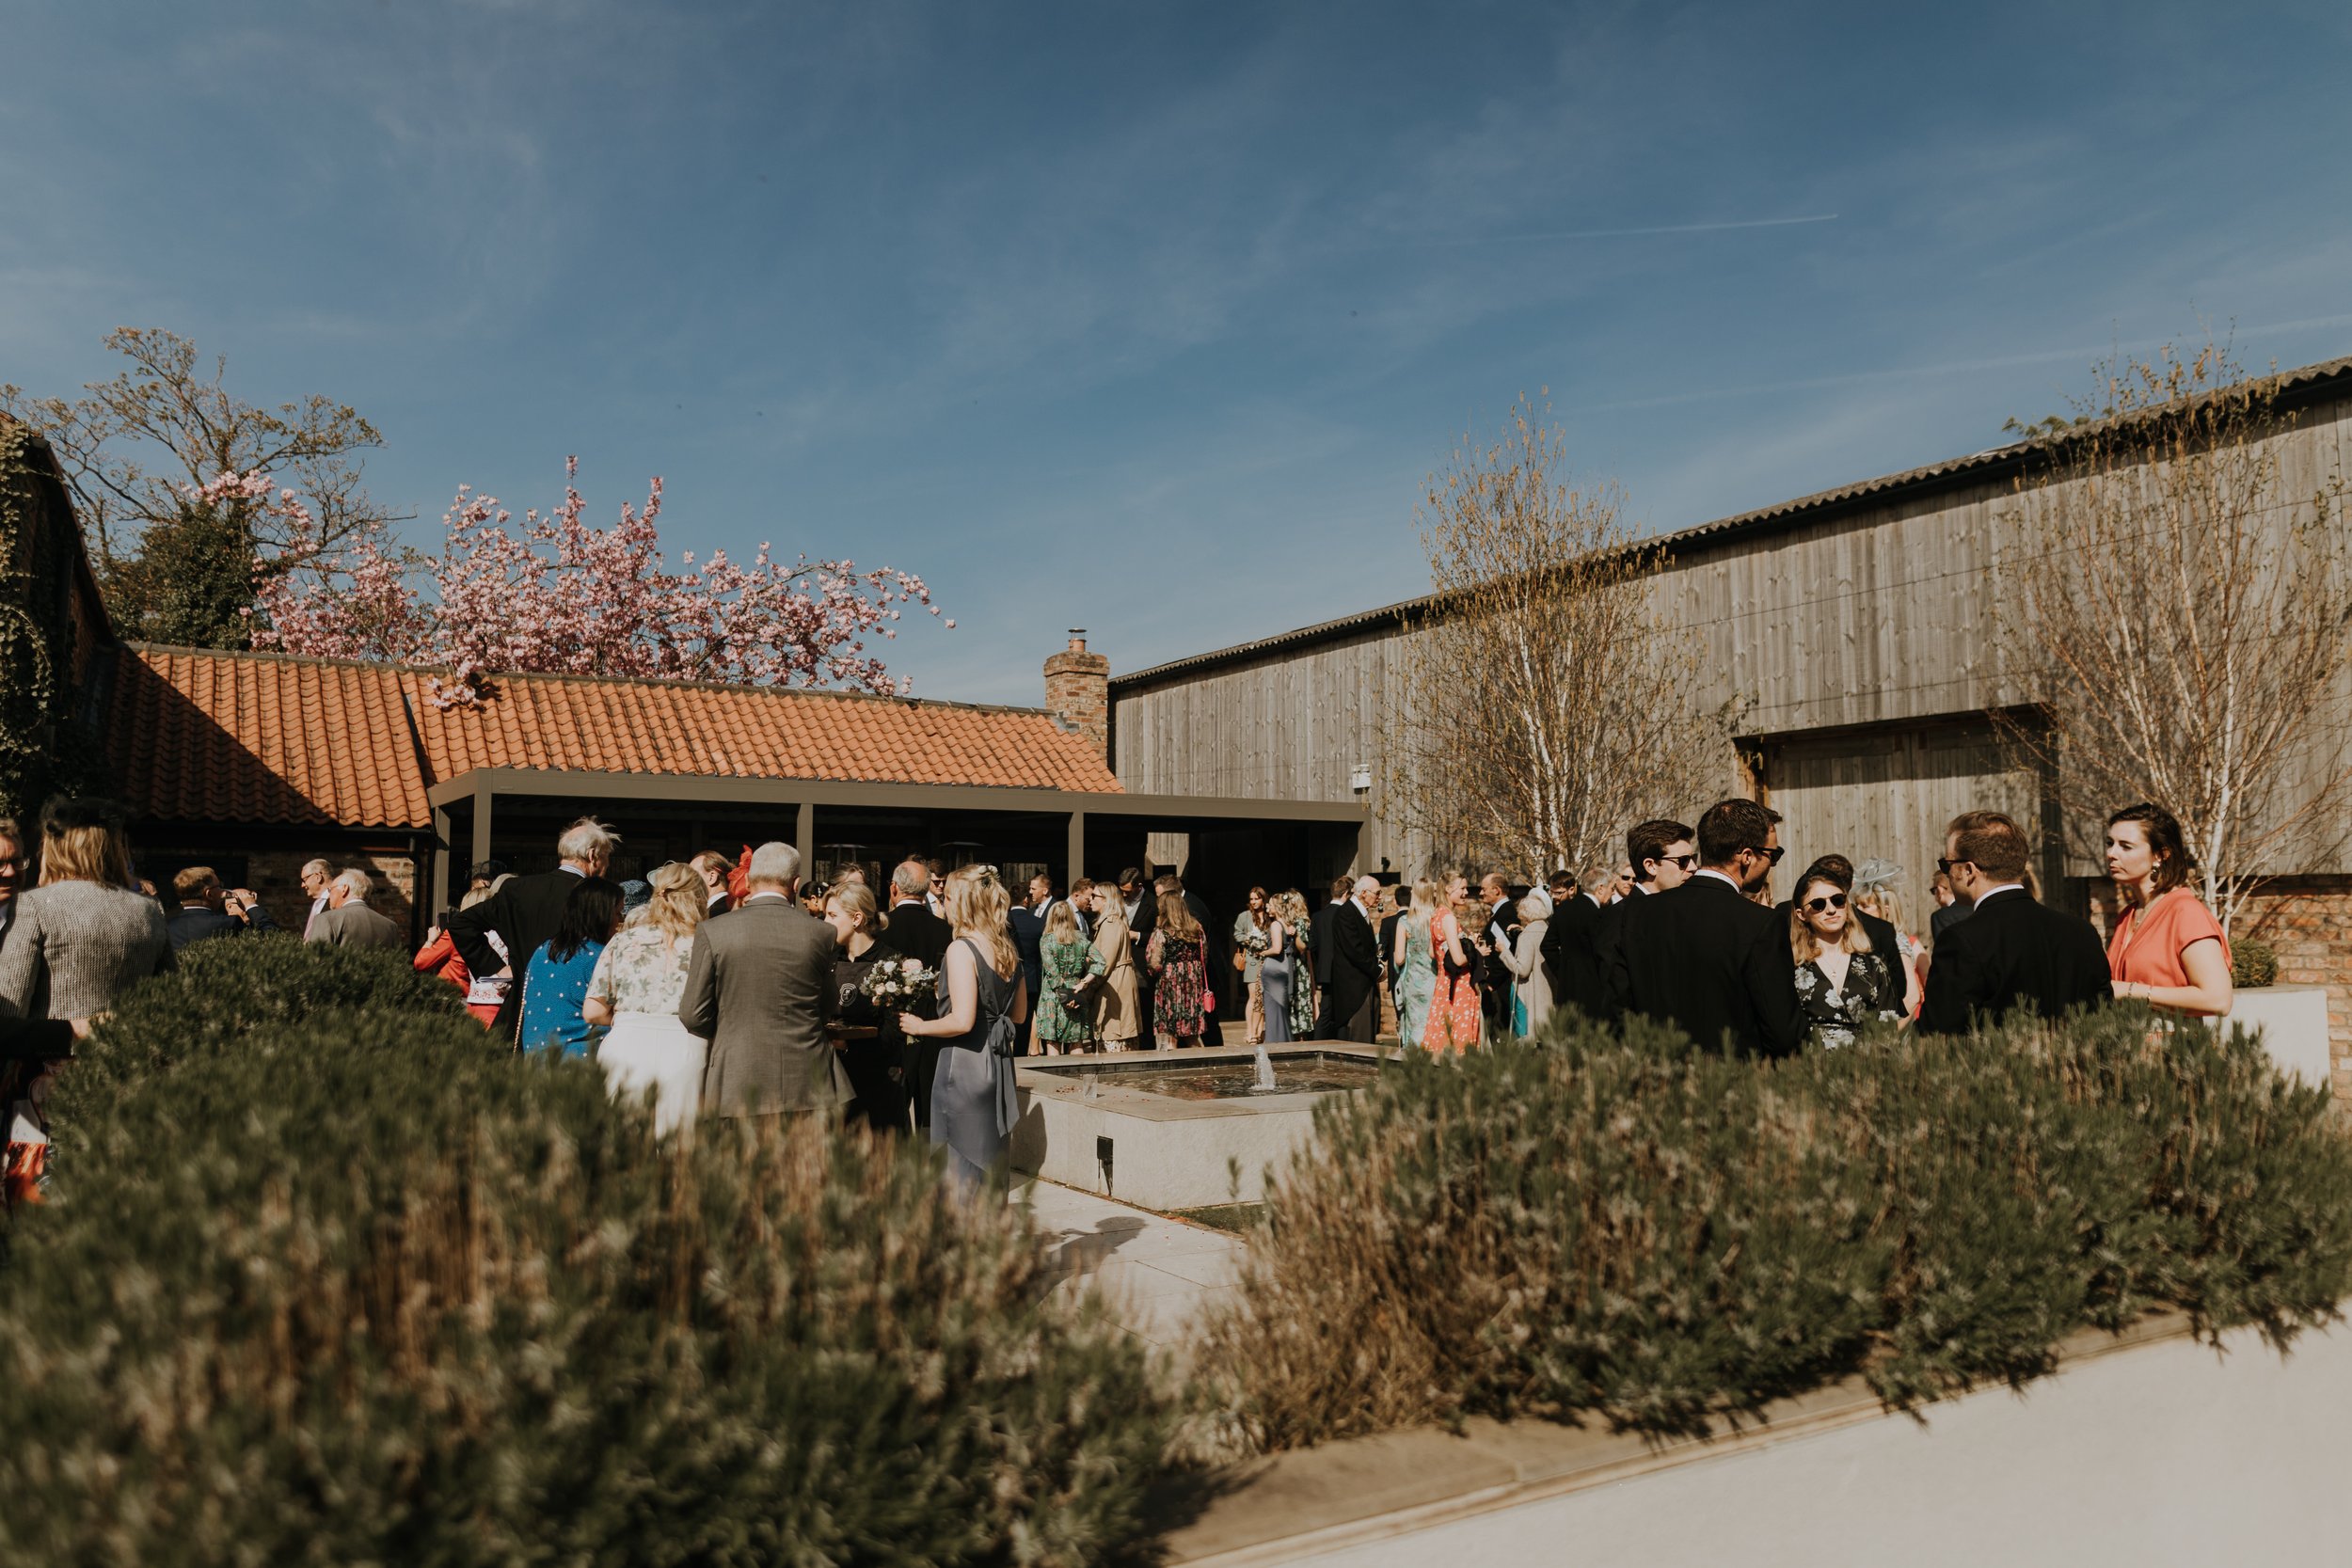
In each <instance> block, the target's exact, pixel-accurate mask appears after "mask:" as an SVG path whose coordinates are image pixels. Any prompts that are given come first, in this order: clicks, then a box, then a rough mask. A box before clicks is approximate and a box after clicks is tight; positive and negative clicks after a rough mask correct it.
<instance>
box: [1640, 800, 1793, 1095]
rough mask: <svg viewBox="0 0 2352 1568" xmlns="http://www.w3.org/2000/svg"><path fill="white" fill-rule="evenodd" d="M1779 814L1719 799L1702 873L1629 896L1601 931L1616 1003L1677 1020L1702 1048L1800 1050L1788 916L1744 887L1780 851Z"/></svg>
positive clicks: (1702, 844)
mask: <svg viewBox="0 0 2352 1568" xmlns="http://www.w3.org/2000/svg"><path fill="white" fill-rule="evenodd" d="M1779 821H1780V814H1779V813H1778V812H1774V811H1771V810H1768V809H1767V808H1765V807H1764V806H1762V805H1759V804H1757V803H1756V801H1754V800H1740V799H1736V798H1735V799H1733V800H1719V801H1717V802H1716V803H1715V804H1713V805H1711V806H1709V807H1708V808H1707V813H1706V815H1705V816H1701V817H1700V818H1699V829H1698V858H1699V869H1698V873H1697V874H1696V875H1695V876H1693V877H1692V879H1690V880H1689V881H1688V882H1685V883H1683V884H1682V885H1681V886H1680V887H1677V888H1669V889H1668V890H1666V891H1665V892H1663V893H1659V894H1653V895H1648V896H1642V895H1635V896H1634V897H1632V898H1630V899H1628V900H1627V901H1626V904H1625V912H1624V913H1623V914H1621V915H1619V916H1618V917H1617V918H1616V919H1615V920H1613V921H1612V922H1611V923H1610V924H1609V927H1608V928H1607V930H1606V931H1605V932H1604V933H1603V934H1602V939H1601V963H1602V969H1603V972H1604V974H1606V976H1607V980H1608V986H1609V997H1610V1004H1611V1006H1612V1008H1613V1010H1614V1011H1616V1012H1618V1013H1620V1014H1623V1013H1639V1014H1641V1015H1643V1016H1644V1017H1645V1018H1652V1019H1656V1020H1658V1021H1659V1022H1661V1023H1672V1024H1675V1025H1676V1026H1677V1027H1678V1028H1680V1029H1681V1030H1682V1031H1683V1033H1685V1034H1687V1035H1689V1036H1690V1037H1691V1038H1692V1040H1693V1041H1695V1042H1697V1044H1698V1045H1699V1046H1700V1047H1701V1048H1703V1049H1706V1050H1711V1051H1728V1052H1735V1053H1740V1054H1744V1055H1766V1056H1786V1055H1789V1054H1791V1053H1794V1052H1795V1051H1796V1049H1797V1046H1798V1042H1799V1041H1800V1040H1801V1039H1802V1038H1803V1036H1804V1029H1803V1024H1802V1022H1801V1020H1800V1017H1799V1014H1798V1010H1797V966H1796V959H1795V958H1794V956H1793V955H1792V954H1791V953H1790V951H1789V947H1788V921H1787V920H1785V919H1783V918H1782V917H1781V916H1780V915H1778V914H1775V913H1774V912H1773V911H1772V909H1771V907H1770V906H1768V905H1763V904H1758V903H1756V901H1755V900H1754V899H1752V898H1751V897H1749V896H1748V895H1750V894H1751V893H1754V892H1756V891H1757V890H1758V889H1760V888H1762V887H1763V886H1764V885H1765V884H1766V883H1767V882H1768V881H1770V880H1771V879H1772V866H1773V864H1774V863H1776V862H1778V861H1779V859H1780V853H1781V851H1780V830H1779V827H1778V825H1777V824H1778V823H1779Z"/></svg>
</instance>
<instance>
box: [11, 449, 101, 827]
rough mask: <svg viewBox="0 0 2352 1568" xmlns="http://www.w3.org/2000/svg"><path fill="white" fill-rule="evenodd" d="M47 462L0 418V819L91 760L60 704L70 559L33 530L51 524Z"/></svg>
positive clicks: (22, 809)
mask: <svg viewBox="0 0 2352 1568" xmlns="http://www.w3.org/2000/svg"><path fill="white" fill-rule="evenodd" d="M46 460H47V453H46V452H45V451H43V450H42V449H41V447H40V438H39V437H38V436H35V435H34V433H33V432H32V431H31V429H29V428H28V427H26V426H24V425H23V424H19V423H17V422H15V421H13V420H7V421H0V816H18V817H27V816H31V815H32V814H33V813H34V812H35V811H37V810H39V809H40V803H41V801H42V800H43V799H45V798H46V797H47V796H49V795H51V794H55V793H60V792H62V793H69V794H71V793H76V792H78V791H79V790H80V789H82V788H85V787H87V785H88V784H90V783H91V781H92V778H93V776H94V774H95V771H96V768H97V761H98V759H97V747H96V743H95V741H94V740H93V739H92V738H91V737H90V736H86V735H84V734H83V733H82V732H81V729H80V727H79V726H78V725H75V724H72V722H70V721H69V719H68V714H67V711H66V708H67V705H68V703H69V702H70V700H71V692H70V691H69V690H67V689H66V688H67V681H66V678H65V676H66V672H67V670H68V668H69V665H70V661H71V654H72V646H71V637H72V630H71V627H70V626H69V625H68V624H67V617H66V615H65V613H64V606H65V604H66V602H67V594H68V593H69V590H70V583H69V580H68V576H69V574H71V573H72V569H73V560H74V556H73V551H72V549H71V548H64V549H60V548H57V547H56V546H55V545H54V543H53V542H52V541H49V540H46V539H44V538H43V537H42V536H41V531H42V529H43V527H44V525H47V526H51V527H54V526H55V523H56V520H55V519H53V518H50V517H49V516H48V507H47V505H46V504H45V502H44V499H43V497H42V490H43V485H42V483H41V482H42V480H43V478H44V477H45V473H46ZM67 526H68V527H70V526H71V524H70V523H69V524H68V525H67Z"/></svg>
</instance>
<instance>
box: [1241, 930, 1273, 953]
mask: <svg viewBox="0 0 2352 1568" xmlns="http://www.w3.org/2000/svg"><path fill="white" fill-rule="evenodd" d="M1241 944H1242V947H1243V949H1244V950H1245V951H1247V952H1248V954H1249V956H1250V957H1251V958H1264V957H1265V952H1266V949H1267V948H1269V947H1271V946H1273V945H1274V943H1273V942H1270V941H1269V940H1267V937H1266V934H1265V933H1264V932H1263V931H1251V932H1250V933H1249V934H1248V936H1246V937H1244V938H1242V939H1241Z"/></svg>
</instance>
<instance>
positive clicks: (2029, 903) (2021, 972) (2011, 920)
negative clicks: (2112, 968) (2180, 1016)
mask: <svg viewBox="0 0 2352 1568" xmlns="http://www.w3.org/2000/svg"><path fill="white" fill-rule="evenodd" d="M2112 982H2113V976H2112V975H2111V974H2109V972H2108V970H2107V955H2106V948H2105V947H2103V946H2101V945H2100V942H2099V933H2098V932H2097V931H2096V930H2094V929H2092V928H2091V925H2090V922H2089V921H2088V920H2078V919H2076V918H2075V917H2074V916H2073V915H2071V914H2061V913H2059V912H2058V911H2056V910H2054V909H2051V908H2050V907H2049V906H2047V905H2046V904H2039V903H2036V902H2035V901H2034V900H2033V899H2032V898H2031V897H2030V896H2028V895H2027V894H2026V890H2025V889H2024V888H2011V889H2009V890H2007V891H2005V892H2001V893H1996V894H1994V895H1992V896H1991V897H1989V898H1983V899H1979V901H1978V903H1977V907H1976V911H1975V912H1974V913H1972V914H1970V915H1969V916H1968V918H1967V919H1965V920H1963V921H1961V922H1960V923H1958V924H1957V925H1954V926H1952V927H1949V928H1948V929H1947V930H1946V931H1945V933H1944V937H1943V940H1942V941H1941V942H1937V943H1936V947H1935V962H1934V963H1932V964H1931V965H1930V966H1929V968H1928V995H1927V1001H1926V1002H1925V1003H1924V1004H1923V1005H1922V1006H1920V1008H1919V1028H1920V1029H1921V1030H1922V1031H1923V1032H1924V1033H1927V1034H1931V1035H1958V1034H1964V1033H1965V1032H1966V1031H1967V1029H1968V1022H1969V1018H1970V1016H1971V1015H1972V1014H1975V1013H1983V1014H1985V1015H1986V1016H1987V1017H1990V1018H1998V1017H2000V1016H2001V1015H2002V1014H2003V1013H2006V1012H2008V1011H2009V1010H2010V1008H2011V1007H2012V1006H2028V1007H2031V1008H2032V1009H2033V1010H2034V1012H2035V1014H2036V1015H2037V1016H2039V1017H2042V1018H2056V1017H2058V1015H2059V1014H2060V1013H2063V1012H2064V1011H2066V1009H2067V1008H2069V1007H2076V1006H2082V1007H2103V1006H2106V1004H2107V1003H2109V1002H2110V1001H2112V1000H2114V997H2115V990H2114V986H2113V983H2112Z"/></svg>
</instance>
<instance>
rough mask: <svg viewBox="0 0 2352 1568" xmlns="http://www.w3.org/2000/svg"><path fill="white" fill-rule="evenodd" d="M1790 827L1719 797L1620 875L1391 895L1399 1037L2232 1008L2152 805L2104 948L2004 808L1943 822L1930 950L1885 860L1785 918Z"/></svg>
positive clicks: (1820, 1032) (2184, 873) (2218, 935)
mask: <svg viewBox="0 0 2352 1568" xmlns="http://www.w3.org/2000/svg"><path fill="white" fill-rule="evenodd" d="M1779 823H1780V817H1779V815H1778V814H1777V813H1775V812H1772V810H1770V809H1768V808H1767V807H1765V806H1763V805H1760V804H1758V803H1757V802H1756V801H1754V800H1744V799H1734V800H1723V801H1719V802H1717V803H1716V804H1715V805H1713V806H1710V807H1709V808H1708V810H1707V811H1706V812H1705V813H1703V814H1702V815H1701V816H1700V817H1699V820H1698V824H1697V826H1696V827H1695V828H1693V827H1691V826H1688V825H1685V824H1683V823H1681V822H1677V821H1674V820H1670V819H1665V818H1659V819H1655V820H1651V821H1646V822H1643V823H1641V824H1639V825H1637V826H1636V827H1635V828H1633V829H1632V830H1631V832H1629V833H1628V834H1627V839H1626V859H1625V861H1624V863H1622V864H1620V865H1616V866H1607V865H1600V866H1595V867H1591V868H1589V869H1587V870H1586V871H1585V872H1583V873H1582V874H1581V876H1579V875H1575V874H1571V873H1569V872H1567V871H1559V872H1555V873H1553V874H1552V876H1551V877H1550V878H1549V879H1548V880H1547V884H1546V886H1545V887H1543V888H1542V889H1540V890H1537V889H1531V890H1530V891H1529V892H1528V893H1527V894H1526V895H1524V896H1522V897H1518V898H1514V897H1513V896H1512V895H1511V892H1510V882H1509V879H1507V878H1506V877H1505V876H1504V875H1503V874H1502V873H1500V872H1495V873H1490V874H1488V875H1487V876H1486V878H1484V879H1482V881H1481V882H1480V884H1479V886H1478V888H1477V890H1476V892H1475V894H1473V893H1472V891H1471V888H1470V879H1469V878H1467V877H1465V876H1455V877H1453V878H1452V879H1448V880H1446V881H1444V882H1439V881H1438V880H1437V879H1422V880H1420V881H1418V882H1416V883H1414V884H1413V886H1412V887H1411V888H1410V889H1409V890H1406V889H1399V890H1398V892H1397V896H1396V902H1397V910H1396V912H1395V913H1394V914H1392V915H1391V916H1390V917H1389V918H1388V920H1387V921H1386V923H1385V925H1384V928H1383V930H1382V933H1381V940H1380V951H1381V954H1382V958H1383V961H1384V963H1385V974H1384V979H1385V982H1386V984H1387V985H1388V986H1389V988H1390V990H1391V995H1392V996H1393V998H1394V1003H1395V1009H1396V1016H1397V1032H1398V1037H1399V1038H1400V1040H1401V1041H1402V1042H1404V1043H1406V1044H1408V1045H1414V1046H1419V1047H1422V1048H1423V1049H1426V1050H1428V1051H1431V1052H1433V1053H1447V1052H1460V1051H1464V1050H1468V1049H1470V1048H1471V1047H1473V1046H1475V1045H1477V1044H1479V1043H1481V1042H1482V1041H1491V1040H1494V1039H1497V1038H1501V1037H1508V1036H1512V1035H1525V1034H1529V1033H1531V1032H1533V1031H1534V1029H1535V1028H1536V1027H1538V1026H1539V1025H1540V1024H1541V1023H1542V1022H1543V1021H1544V1019H1545V1018H1546V1017H1547V1016H1548V1015H1549V1013H1550V1012H1551V1011H1552V1010H1553V1009H1555V1008H1557V1007H1561V1006H1573V1007H1575V1008H1577V1009H1578V1010H1580V1011H1581V1012H1582V1013H1584V1014H1585V1015H1587V1016H1589V1017H1592V1018H1595V1019H1600V1020H1619V1019H1624V1018H1626V1017H1629V1016H1640V1017H1645V1018H1650V1019H1654V1020H1657V1021H1660V1022H1668V1023H1672V1024H1674V1025H1676V1026H1677V1027H1679V1028H1680V1029H1682V1030H1683V1031H1684V1032H1685V1033H1687V1034H1689V1035H1690V1036H1691V1037H1692V1038H1693V1039H1694V1040H1697V1041H1700V1042H1702V1043H1704V1044H1708V1045H1710V1046H1712V1045H1719V1044H1720V1045H1722V1046H1723V1047H1724V1048H1725V1049H1729V1050H1734V1051H1738V1052H1741V1053H1754V1054H1760V1055H1785V1054H1788V1053H1792V1052H1794V1051H1796V1050H1798V1049H1800V1048H1801V1047H1803V1046H1804V1045H1807V1044H1813V1045H1819V1046H1824V1047H1832V1048H1834V1047H1836V1046H1841V1045H1846V1044H1850V1043H1851V1042H1852V1040H1853V1039H1854V1037H1855V1036H1856V1035H1857V1034H1858V1033H1859V1031H1860V1030H1862V1029H1863V1028H1864V1027H1866V1026H1867V1025H1869V1024H1871V1023H1888V1024H1893V1025H1895V1026H1897V1027H1915V1028H1918V1029H1921V1030H1924V1031H1927V1032H1929V1033H1937V1034H1952V1033H1958V1032H1961V1031H1963V1030H1965V1029H1966V1028H1968V1027H1969V1025H1970V1022H1971V1021H1972V1020H1973V1019H1976V1018H1978V1017H1998V1016H2001V1015H2003V1014H2006V1013H2008V1012H2009V1011H2010V1010H2011V1009H2012V1008H2016V1007H2021V1006H2022V1007H2026V1008H2028V1009H2030V1010H2031V1011H2032V1012H2034V1013H2035V1014H2036V1015H2038V1016H2041V1017H2043V1018H2055V1017H2058V1016H2059V1015H2060V1014H2062V1013H2064V1012H2066V1011H2067V1010H2068V1009H2070V1008H2074V1007H2093V1006H2104V1005H2105V1004H2106V1003H2107V1002H2109V1001H2111V1000H2113V999H2115V998H2117V997H2128V998H2132V999H2136V1000H2140V1001H2145V1002H2147V1003H2149V1004H2150V1005H2151V1006H2153V1007H2155V1008H2156V1009H2157V1010H2158V1012H2159V1015H2160V1016H2161V1017H2163V1018H2164V1019H2166V1020H2167V1021H2168V1022H2170V1021H2175V1020H2179V1019H2186V1018H2216V1017H2219V1016H2221V1015H2224V1014H2226V1013H2228V1012H2229V1010H2230V1007H2231V1006H2232V1003H2233V992H2232V989H2231V981H2230V952H2229V943H2228V940H2227V938H2226V937H2225V936H2224V935H2223V933H2222V930H2221V927H2220V923H2219V922H2218V921H2217V920H2216V919H2215V918H2214V915H2213V913H2212V911H2210V910H2208V909H2207V908H2206V907H2205V906H2204V904H2203V903H2202V902H2201V901H2200V900H2199V898H2198V897H2197V895H2196V893H2195V892H2194V891H2193V890H2192V889H2191V888H2190V887H2189V886H2188V885H2187V884H2188V882H2189V879H2190V873H2191V872H2192V870H2193V869H2194V866H2193V863H2192V862H2191V860H2190V858H2189V856H2188V853H2187V850H2186V847H2185V844H2184V842H2183V839H2182V834H2181V829H2180V824H2179V823H2178V822H2177V821H2176V820H2175V819H2174V818H2173V817H2172V816H2171V814H2170V813H2169V812H2167V811H2165V810H2164V809H2163V808H2161V807H2159V806H2154V805H2150V804H2144V803H2143V804H2138V805H2132V806H2126V807H2124V808H2123V809H2122V810H2121V811H2118V812H2116V813H2115V814H2114V815H2113V816H2112V817H2110V818H2109V820H2108V822H2107V825H2106V862H2107V871H2108V875H2109V877H2110V878H2111V879H2112V880H2113V881H2114V884H2115V886H2116V888H2117V890H2118V892H2119V894H2120V895H2121V896H2122V916H2121V918H2120V919H2119V920H2118V921H2117V923H2116V926H2115V928H2114V930H2113V932H2112V933H2111V934H2110V936H2109V937H2108V939H2107V941H2106V942H2105V943H2104V944H2102V942H2101V941H2100V938H2099V935H2098V933H2097V931H2096V929H2095V928H2094V927H2092V926H2091V924H2090V922H2089V921H2087V920H2084V919H2081V918H2079V917H2077V916H2074V915H2070V914H2066V913H2063V912H2061V911H2058V910H2055V909H2051V908H2049V907H2048V906H2046V905H2044V904H2042V902H2041V901H2040V899H2039V897H2038V895H2037V893H2036V891H2035V889H2034V886H2033V878H2032V874H2031V872H2030V870H2029V868H2028V864H2027V862H2028V859H2029V846H2028V842H2027V840H2026V835H2025V833H2024V832H2023V831H2022V830H2021V829H2019V827H2018V826H2017V824H2016V823H2015V822H2014V821H2012V820H2011V819H2010V818H2009V817H2008V816H2003V815H2002V814H2000V813H1998V812H1984V811H1978V812H1967V813H1963V815H1962V816H1958V817H1955V818H1954V819H1953V820H1952V822H1951V823H1950V824H1949V826H1948V827H1947V832H1946V843H1945V854H1944V856H1943V858H1942V859H1940V860H1939V861H1938V863H1937V869H1936V875H1935V879H1934V882H1933V884H1932V885H1933V887H1934V890H1935V895H1936V901H1937V904H1938V906H1939V907H1938V909H1937V910H1936V911H1935V913H1934V915H1933V916H1932V917H1931V922H1930V931H1931V941H1926V942H1923V941H1921V940H1920V939H1919V938H1918V937H1916V936H1915V935H1914V934H1912V933H1911V932H1910V931H1908V930H1907V929H1905V928H1904V926H1903V922H1902V910H1901V906H1900V903H1899V900H1898V898H1897V897H1896V895H1895V893H1894V889H1893V887H1892V882H1893V880H1894V879H1895V878H1896V877H1897V876H1899V874H1900V870H1901V868H1900V867H1899V866H1896V865H1893V864H1891V863H1887V862H1884V861H1879V860H1866V861H1865V862H1863V863H1862V865H1861V866H1860V867H1859V868H1857V867H1856V866H1855V864H1854V863H1852V862H1851V861H1850V860H1849V859H1847V858H1846V857H1845V856H1843V855H1839V854H1828V855H1823V856H1821V857H1820V858H1819V859H1817V860H1815V861H1814V862H1813V863H1810V864H1809V865H1807V866H1805V867H1804V870H1803V871H1802V872H1800V873H1799V874H1798V875H1797V877H1796V879H1795V880H1794V882H1793V883H1792V885H1791V889H1790V896H1789V897H1788V899H1787V900H1785V901H1783V902H1780V903H1778V904H1774V903H1773V902H1772V896H1771V894H1770V891H1769V889H1770V886H1771V880H1772V872H1773V868H1774V867H1775V866H1777V865H1778V864H1779V863H1780V861H1781V859H1782V856H1783V852H1784V851H1783V848H1782V847H1781V844H1780V839H1779ZM1338 898H1339V890H1337V889H1336V888H1335V889H1334V900H1335V907H1337V900H1338ZM1253 905H1254V899H1253ZM1363 912H1364V916H1365V919H1366V920H1367V921H1368V920H1369V919H1370V917H1371V915H1372V912H1373V906H1372V905H1371V903H1370V902H1369V901H1367V902H1365V903H1364V904H1363ZM1355 925H1356V923H1355V922H1353V921H1343V922H1342V923H1341V924H1340V925H1339V926H1338V927H1336V928H1335V931H1334V935H1335V936H1338V935H1340V934H1342V933H1343V932H1349V931H1352V930H1353V929H1354V927H1355ZM1329 951H1332V952H1333V953H1334V956H1335V958H1342V957H1343V954H1342V952H1341V950H1340V948H1339V947H1337V946H1334V947H1333V948H1331V949H1329ZM1253 1016H1254V1014H1253Z"/></svg>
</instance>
